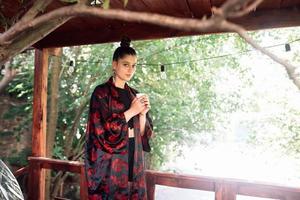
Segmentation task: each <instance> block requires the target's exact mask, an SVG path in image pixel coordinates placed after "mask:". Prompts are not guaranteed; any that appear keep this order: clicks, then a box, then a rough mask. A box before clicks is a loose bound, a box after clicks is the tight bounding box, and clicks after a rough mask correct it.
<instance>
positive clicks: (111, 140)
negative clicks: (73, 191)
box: [85, 38, 152, 200]
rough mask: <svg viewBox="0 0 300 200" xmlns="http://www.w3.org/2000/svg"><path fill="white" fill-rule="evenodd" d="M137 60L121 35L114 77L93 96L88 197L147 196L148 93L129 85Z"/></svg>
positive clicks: (96, 199) (132, 199)
mask: <svg viewBox="0 0 300 200" xmlns="http://www.w3.org/2000/svg"><path fill="white" fill-rule="evenodd" d="M136 63H137V56H136V52H135V50H134V49H133V48H131V47H130V40H129V39H126V38H125V39H123V40H122V41H121V45H120V47H118V48H117V49H116V50H115V52H114V55H113V62H112V67H113V76H112V77H111V78H110V79H109V80H108V81H107V82H106V83H104V84H101V85H99V86H97V87H96V88H95V90H94V92H93V94H92V97H91V102H90V113H89V120H88V125H87V141H86V157H85V168H86V172H87V173H86V174H87V180H88V193H89V199H93V200H128V199H130V200H145V199H147V191H146V182H145V175H144V154H143V150H144V151H150V146H149V138H150V137H151V135H152V122H151V119H150V118H149V115H148V111H149V109H150V101H149V98H148V96H147V95H137V93H138V92H137V91H136V90H135V89H133V88H131V87H129V86H128V85H127V82H128V81H130V79H131V78H132V77H133V75H134V73H135V71H136ZM137 96H138V97H137Z"/></svg>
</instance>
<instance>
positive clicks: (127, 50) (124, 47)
mask: <svg viewBox="0 0 300 200" xmlns="http://www.w3.org/2000/svg"><path fill="white" fill-rule="evenodd" d="M130 42H131V40H130V39H129V38H128V37H123V38H122V40H121V43H120V46H119V47H118V48H117V49H116V50H115V52H114V55H113V61H118V60H119V59H120V58H123V57H124V56H125V55H133V56H136V52H135V50H134V49H133V48H132V47H130Z"/></svg>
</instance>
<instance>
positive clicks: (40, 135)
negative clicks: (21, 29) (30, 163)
mask: <svg viewBox="0 0 300 200" xmlns="http://www.w3.org/2000/svg"><path fill="white" fill-rule="evenodd" d="M48 57H49V56H48V50H47V49H41V50H40V49H36V50H35V61H34V93H33V95H34V96H33V119H32V120H33V123H32V156H42V157H45V155H46V128H47V85H48V81H47V80H48ZM28 199H31V200H43V199H45V170H41V168H40V167H36V166H35V167H34V169H31V170H30V176H29V191H28Z"/></svg>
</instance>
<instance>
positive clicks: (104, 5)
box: [103, 0, 110, 9]
mask: <svg viewBox="0 0 300 200" xmlns="http://www.w3.org/2000/svg"><path fill="white" fill-rule="evenodd" d="M109 2H110V1H109V0H104V2H103V9H109Z"/></svg>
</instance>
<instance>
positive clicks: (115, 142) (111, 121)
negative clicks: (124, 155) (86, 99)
mask: <svg viewBox="0 0 300 200" xmlns="http://www.w3.org/2000/svg"><path fill="white" fill-rule="evenodd" d="M108 102H109V97H108V96H104V97H102V96H101V95H99V94H98V93H97V92H95V91H94V93H93V94H92V97H91V102H90V112H89V120H88V125H87V134H88V137H89V143H92V145H93V146H94V147H95V148H97V149H101V150H103V151H105V152H108V153H121V152H122V151H124V150H125V149H126V148H127V130H128V124H127V122H126V118H125V115H124V112H122V113H112V112H110V110H111V109H110V108H109V103H108Z"/></svg>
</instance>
